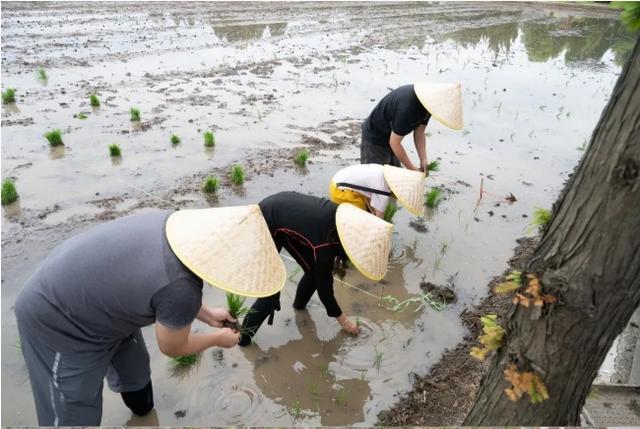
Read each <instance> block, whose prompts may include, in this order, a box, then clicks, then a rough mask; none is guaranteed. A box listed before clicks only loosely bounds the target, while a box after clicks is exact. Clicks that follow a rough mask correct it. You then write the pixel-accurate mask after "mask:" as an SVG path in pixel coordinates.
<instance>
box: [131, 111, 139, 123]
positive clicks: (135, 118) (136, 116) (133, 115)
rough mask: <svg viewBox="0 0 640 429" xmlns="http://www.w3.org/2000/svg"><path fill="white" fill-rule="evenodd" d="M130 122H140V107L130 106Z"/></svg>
mask: <svg viewBox="0 0 640 429" xmlns="http://www.w3.org/2000/svg"><path fill="white" fill-rule="evenodd" d="M130 112H131V122H140V109H138V108H137V107H132V108H131V110H130Z"/></svg>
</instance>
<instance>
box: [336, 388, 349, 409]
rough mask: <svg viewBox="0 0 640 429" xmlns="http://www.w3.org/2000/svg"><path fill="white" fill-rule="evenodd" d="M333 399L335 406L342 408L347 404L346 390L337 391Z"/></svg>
mask: <svg viewBox="0 0 640 429" xmlns="http://www.w3.org/2000/svg"><path fill="white" fill-rule="evenodd" d="M333 399H334V400H335V401H336V404H338V405H340V406H341V407H342V406H344V405H345V404H346V403H347V390H346V389H345V388H342V389H339V390H338V391H337V392H336V394H335V395H334V397H333Z"/></svg>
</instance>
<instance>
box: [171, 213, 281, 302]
mask: <svg viewBox="0 0 640 429" xmlns="http://www.w3.org/2000/svg"><path fill="white" fill-rule="evenodd" d="M165 230H166V234H167V240H168V241H169V246H171V250H173V252H174V253H175V254H176V256H177V257H178V259H180V261H181V262H182V263H183V264H184V265H185V266H186V267H187V268H189V269H190V270H191V271H192V272H193V273H195V274H196V275H197V276H198V277H200V278H202V279H203V280H205V281H207V282H209V283H211V284H212V285H214V286H217V287H219V288H220V289H224V290H226V291H227V292H233V293H235V294H238V295H243V296H251V297H263V296H270V295H273V294H274V293H276V292H278V291H279V290H280V289H282V288H283V287H284V283H285V279H286V270H285V267H284V264H283V263H282V260H281V259H280V255H279V254H278V251H277V250H276V246H275V244H274V243H273V239H272V238H271V234H270V233H269V228H268V227H267V223H266V221H265V220H264V217H263V216H262V212H261V211H260V208H259V207H258V206H257V205H249V206H238V207H221V208H213V209H198V210H180V211H177V212H175V213H173V214H172V215H171V216H169V219H168V220H167V224H166V228H165Z"/></svg>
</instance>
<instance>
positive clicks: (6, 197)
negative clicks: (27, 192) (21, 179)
mask: <svg viewBox="0 0 640 429" xmlns="http://www.w3.org/2000/svg"><path fill="white" fill-rule="evenodd" d="M17 199H18V191H17V190H16V185H15V183H13V180H11V179H4V181H3V182H2V205H3V206H6V205H8V204H11V203H12V202H14V201H15V200H17Z"/></svg>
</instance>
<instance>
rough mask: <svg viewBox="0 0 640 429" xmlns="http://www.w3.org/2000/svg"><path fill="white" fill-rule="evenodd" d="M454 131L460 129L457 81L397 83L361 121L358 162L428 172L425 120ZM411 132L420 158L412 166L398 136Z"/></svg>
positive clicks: (459, 92)
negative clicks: (438, 123)
mask: <svg viewBox="0 0 640 429" xmlns="http://www.w3.org/2000/svg"><path fill="white" fill-rule="evenodd" d="M432 116H433V117H434V118H436V119H437V120H438V122H440V123H442V124H443V125H445V126H446V127H449V128H451V129H454V130H461V129H462V126H463V125H462V124H463V122H462V89H461V86H460V84H459V83H431V82H423V83H415V84H412V85H404V86H401V87H399V88H397V89H395V90H393V91H391V92H390V93H389V94H387V95H386V96H384V97H383V98H382V100H380V102H378V104H377V105H376V107H374V108H373V110H372V111H371V114H370V115H369V116H368V117H367V119H365V121H364V122H363V123H362V142H361V144H360V162H361V163H362V164H370V163H375V164H390V165H394V166H396V167H400V166H401V165H404V166H405V167H406V168H408V169H409V170H420V171H423V172H425V174H428V172H427V171H426V170H427V164H428V162H427V149H426V141H425V129H426V126H427V124H428V123H429V119H430V118H431V117H432ZM411 132H413V141H414V144H415V147H416V151H417V152H418V157H419V158H420V164H419V166H416V165H415V164H414V163H413V162H411V160H410V159H409V156H408V155H407V152H406V151H405V150H404V148H403V147H402V139H403V138H404V136H406V135H407V134H409V133H411Z"/></svg>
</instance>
